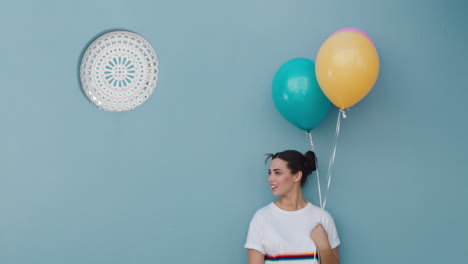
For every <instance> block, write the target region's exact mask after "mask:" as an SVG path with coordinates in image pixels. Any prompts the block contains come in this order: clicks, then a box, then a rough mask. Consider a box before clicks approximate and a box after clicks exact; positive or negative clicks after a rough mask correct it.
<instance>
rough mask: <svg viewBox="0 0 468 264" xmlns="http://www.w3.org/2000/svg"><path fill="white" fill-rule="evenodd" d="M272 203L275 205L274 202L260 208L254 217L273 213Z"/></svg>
mask: <svg viewBox="0 0 468 264" xmlns="http://www.w3.org/2000/svg"><path fill="white" fill-rule="evenodd" d="M272 205H273V202H271V203H269V204H267V205H265V206H263V207H261V208H260V209H258V210H257V211H256V212H255V214H254V218H260V217H265V216H268V215H271V213H272V210H273V208H272Z"/></svg>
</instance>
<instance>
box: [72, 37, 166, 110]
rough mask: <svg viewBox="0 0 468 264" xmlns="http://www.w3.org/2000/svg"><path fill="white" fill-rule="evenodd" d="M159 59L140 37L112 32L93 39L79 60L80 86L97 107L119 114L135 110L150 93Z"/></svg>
mask: <svg viewBox="0 0 468 264" xmlns="http://www.w3.org/2000/svg"><path fill="white" fill-rule="evenodd" d="M158 66H159V65H158V58H157V56H156V52H155V51H154V50H153V48H152V47H151V45H150V44H149V43H148V42H147V41H146V40H145V39H144V38H143V37H141V36H139V35H138V34H135V33H133V32H128V31H113V32H110V33H107V34H104V35H102V36H101V37H99V38H98V39H96V40H95V41H94V42H93V43H91V45H89V47H88V49H87V50H86V52H85V54H84V56H83V60H82V61H81V68H80V78H81V86H82V89H83V91H84V92H85V94H86V96H87V97H88V98H89V100H91V102H93V103H94V104H95V105H97V106H98V107H99V108H101V109H104V110H107V111H112V112H121V111H128V110H132V109H134V108H136V107H137V106H139V105H141V104H142V103H144V102H145V101H146V100H147V99H148V98H149V97H150V96H151V94H152V93H153V90H154V88H155V87H156V82H157V81H158Z"/></svg>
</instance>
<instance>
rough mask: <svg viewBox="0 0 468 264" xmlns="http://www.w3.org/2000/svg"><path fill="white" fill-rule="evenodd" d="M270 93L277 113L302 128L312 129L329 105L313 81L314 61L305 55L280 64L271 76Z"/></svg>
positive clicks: (314, 78) (315, 80) (315, 81)
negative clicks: (272, 76)
mask: <svg viewBox="0 0 468 264" xmlns="http://www.w3.org/2000/svg"><path fill="white" fill-rule="evenodd" d="M272 96H273V102H274V104H275V106H276V109H278V111H279V112H280V114H281V115H282V116H283V117H284V118H285V119H286V120H288V121H289V122H290V123H291V124H293V125H294V126H296V127H297V128H299V129H302V130H305V131H310V130H312V129H314V128H316V127H317V126H318V125H319V123H320V122H321V121H322V119H323V118H324V117H325V115H326V114H327V112H328V109H329V108H330V100H328V98H327V97H326V96H325V94H324V93H323V92H322V90H321V89H320V86H319V84H318V82H317V77H316V76H315V63H314V61H312V60H309V59H305V58H295V59H292V60H289V61H287V62H285V63H284V64H283V65H281V67H280V68H279V69H278V71H277V72H276V74H275V77H274V78H273V87H272Z"/></svg>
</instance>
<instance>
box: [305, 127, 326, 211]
mask: <svg viewBox="0 0 468 264" xmlns="http://www.w3.org/2000/svg"><path fill="white" fill-rule="evenodd" d="M306 135H307V136H308V138H309V143H310V148H311V150H312V151H314V152H315V146H314V140H313V139H312V134H311V133H310V132H306ZM315 166H316V172H317V189H318V195H319V200H320V207H321V208H323V207H322V189H321V188H320V174H319V170H318V161H317V155H315Z"/></svg>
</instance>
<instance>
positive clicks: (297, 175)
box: [293, 171, 302, 182]
mask: <svg viewBox="0 0 468 264" xmlns="http://www.w3.org/2000/svg"><path fill="white" fill-rule="evenodd" d="M293 179H294V182H300V181H301V179H302V171H298V172H297V173H296V174H294V178H293Z"/></svg>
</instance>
